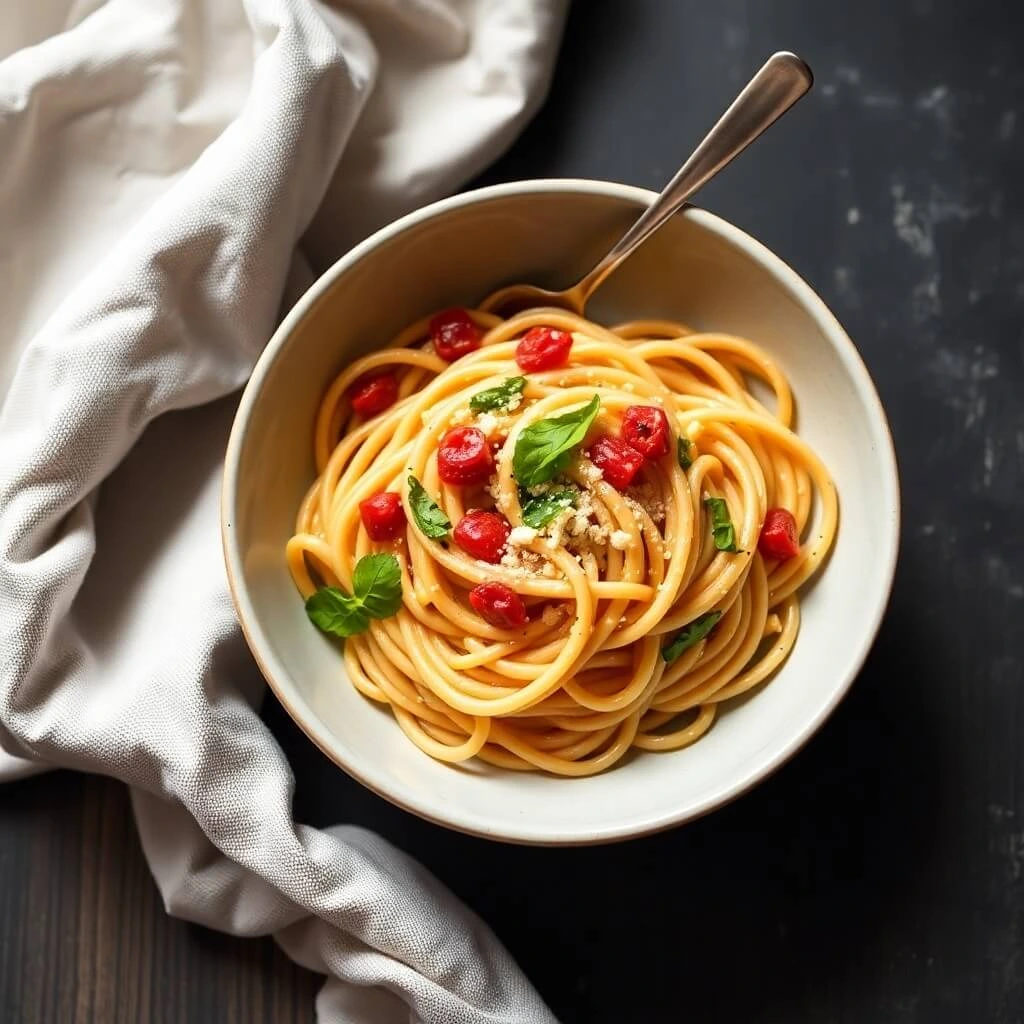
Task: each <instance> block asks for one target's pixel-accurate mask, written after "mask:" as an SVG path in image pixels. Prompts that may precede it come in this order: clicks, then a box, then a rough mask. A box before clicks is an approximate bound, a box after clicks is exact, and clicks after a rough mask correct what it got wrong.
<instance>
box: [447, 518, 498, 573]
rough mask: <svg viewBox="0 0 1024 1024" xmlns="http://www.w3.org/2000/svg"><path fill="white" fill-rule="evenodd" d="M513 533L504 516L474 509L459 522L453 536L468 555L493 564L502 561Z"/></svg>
mask: <svg viewBox="0 0 1024 1024" xmlns="http://www.w3.org/2000/svg"><path fill="white" fill-rule="evenodd" d="M511 532H512V527H511V526H509V523H508V520H507V519H506V518H505V517H504V516H502V515H499V514H498V513H497V512H484V511H482V510H480V509H474V510H473V511H472V512H467V513H466V515H464V516H463V517H462V518H461V519H460V520H459V523H458V525H457V526H456V527H455V529H454V530H453V531H452V536H453V537H454V538H455V543H456V544H458V545H459V547H460V548H462V550H463V551H465V552H466V554H467V555H472V556H473V557H474V558H479V559H480V561H482V562H491V563H492V564H493V563H496V562H500V561H501V556H502V555H503V554H504V553H505V545H506V544H507V543H508V535H509V534H510V533H511Z"/></svg>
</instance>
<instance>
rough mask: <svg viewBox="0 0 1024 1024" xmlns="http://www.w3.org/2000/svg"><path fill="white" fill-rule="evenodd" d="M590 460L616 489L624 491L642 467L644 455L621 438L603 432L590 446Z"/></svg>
mask: <svg viewBox="0 0 1024 1024" xmlns="http://www.w3.org/2000/svg"><path fill="white" fill-rule="evenodd" d="M590 461H591V462H592V463H593V464H594V465H595V466H597V468H598V469H599V470H601V472H602V473H603V474H604V478H605V480H607V481H608V483H610V484H611V485H612V487H614V488H615V489H616V490H618V491H624V490H625V489H626V488H627V487H628V486H629V485H630V484H631V483H632V482H633V481H634V479H636V475H637V473H639V472H640V470H641V469H642V468H643V464H644V457H643V455H641V454H640V452H638V451H637V450H636V449H635V448H632V447H630V445H628V444H626V442H625V441H623V440H622V439H621V438H618V437H611V436H610V435H608V434H605V436H604V437H599V438H598V439H597V440H596V441H595V442H594V443H593V444H592V445H591V446H590Z"/></svg>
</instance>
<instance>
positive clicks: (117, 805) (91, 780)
mask: <svg viewBox="0 0 1024 1024" xmlns="http://www.w3.org/2000/svg"><path fill="white" fill-rule="evenodd" d="M321 980H322V979H319V978H318V977H317V976H316V975H314V974H312V973H310V972H309V971H306V970H303V969H302V968H299V967H296V966H295V965H293V964H292V963H291V961H290V960H288V958H287V957H286V956H285V955H284V954H283V953H282V952H281V951H280V950H279V949H278V948H277V946H275V945H274V943H273V942H272V941H271V940H269V939H259V940H257V939H241V938H234V937H232V936H227V935H221V934H219V933H216V932H212V931H209V930H208V929H206V928H202V927H200V926H198V925H191V924H187V923H185V922H183V921H176V920H172V919H171V918H169V917H168V916H167V915H166V913H165V912H164V909H163V905H162V903H161V901H160V894H159V892H158V891H157V888H156V886H155V884H154V883H153V880H152V878H151V877H150V874H149V870H148V869H147V867H146V863H145V860H144V859H143V856H142V851H141V849H140V847H139V841H138V839H137V837H136V834H135V825H134V822H133V819H132V813H131V807H130V804H129V801H128V794H127V790H126V789H125V788H124V786H123V785H121V784H120V783H118V782H115V781H112V780H110V779H103V778H98V777H95V776H82V775H72V774H70V773H67V772H59V773H55V774H52V775H44V776H40V777H37V778H34V779H28V780H25V781H23V782H18V783H14V784H12V785H10V786H8V787H6V788H4V789H2V790H0V1021H3V1022H4V1024H140V1022H143V1021H145V1022H151V1024H172V1022H173V1024H182V1022H186V1021H189V1022H192V1021H194V1022H200V1021H210V1022H217V1024H293V1022H294V1024H298V1022H308V1021H312V1020H313V1000H314V997H315V995H316V990H317V989H318V988H319V986H320V982H321Z"/></svg>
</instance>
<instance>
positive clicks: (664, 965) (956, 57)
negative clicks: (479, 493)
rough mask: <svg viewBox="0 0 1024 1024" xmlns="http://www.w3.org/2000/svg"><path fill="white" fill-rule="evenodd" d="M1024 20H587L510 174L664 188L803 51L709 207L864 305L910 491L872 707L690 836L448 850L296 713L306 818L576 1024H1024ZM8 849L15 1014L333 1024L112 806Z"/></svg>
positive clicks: (881, 11)
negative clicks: (427, 904)
mask: <svg viewBox="0 0 1024 1024" xmlns="http://www.w3.org/2000/svg"><path fill="white" fill-rule="evenodd" d="M1020 10H1021V5H1020V4H1019V3H1010V2H1005V3H1002V2H995V0H991V2H987V3H985V2H981V3H967V2H963V3H958V2H954V0H914V2H909V0H903V2H901V0H861V2H859V3H856V4H848V3H839V2H835V0H832V2H828V0H826V2H821V0H771V2H768V0H714V2H705V3H700V4H698V3H694V2H672V0H664V2H658V0H645V2H635V0H631V2H626V0H620V2H612V0H589V2H586V3H584V2H578V3H576V4H575V6H574V8H573V10H572V13H571V15H570V19H569V23H568V26H567V29H566V36H565V43H564V47H563V53H562V57H561V60H560V62H559V65H558V68H557V71H556V74H555V80H554V83H553V86H552V90H551V95H550V98H549V100H548V102H547V104H546V106H545V107H544V109H543V110H542V111H541V113H540V114H539V116H538V117H537V118H536V120H535V121H534V123H533V124H532V125H531V126H530V127H529V128H528V129H527V131H526V132H525V134H524V135H523V136H522V138H521V139H520V141H519V142H518V143H517V144H516V145H515V147H514V148H513V149H512V151H511V152H510V153H509V154H508V155H507V156H506V157H505V158H504V159H503V160H501V161H500V162H499V164H498V165H497V166H496V167H495V168H493V170H492V171H491V172H489V173H488V174H487V175H486V178H485V180H486V181H487V182H492V181H501V180H506V179H510V178H521V177H538V176H581V177H594V178H610V179H615V180H620V181H626V182H632V183H636V184H640V185H646V186H650V187H652V188H660V187H661V186H662V185H663V184H664V182H665V181H666V180H667V179H668V178H669V177H670V176H671V174H672V173H673V172H674V170H675V168H676V167H677V165H678V164H679V163H680V161H681V159H682V157H683V156H685V153H686V152H687V151H688V148H689V147H690V145H691V144H692V143H693V142H695V141H696V139H697V138H698V137H699V136H700V135H701V134H702V133H703V132H704V130H705V129H706V128H707V127H708V126H709V124H710V123H711V121H712V120H713V118H714V117H716V116H717V114H718V112H719V111H720V110H721V109H722V108H723V107H724V105H725V104H726V103H727V102H728V100H729V99H730V98H731V96H732V94H733V93H734V92H735V91H736V89H737V88H738V87H739V86H740V85H741V84H742V82H743V81H744V80H745V79H746V78H747V77H748V76H749V75H750V74H751V73H752V72H753V71H754V70H755V68H756V67H757V66H758V65H759V64H760V63H761V61H762V60H763V59H764V58H765V57H766V56H767V55H768V53H770V52H771V51H772V50H774V49H778V48H783V47H785V48H791V49H794V50H796V51H797V52H799V53H800V54H801V55H802V56H804V57H805V58H806V59H807V60H808V62H809V63H810V64H811V66H812V67H813V68H814V69H815V72H816V75H817V85H816V88H815V90H814V91H813V93H812V94H811V96H810V97H809V98H808V99H806V100H804V101H803V102H802V103H801V104H800V106H799V107H798V108H797V109H796V110H795V111H794V112H793V113H792V114H790V115H788V116H787V117H786V118H785V119H784V120H783V121H782V122H781V123H780V124H779V125H778V126H777V127H775V128H773V129H772V131H771V132H770V133H769V135H768V136H766V138H765V139H763V140H762V141H760V142H759V143H758V144H757V146H756V148H755V150H753V151H752V152H751V153H748V154H747V155H745V156H744V157H742V158H741V159H740V160H739V162H738V163H737V164H736V165H735V166H734V167H733V168H730V169H729V170H727V171H726V172H724V173H723V174H722V175H721V177H720V179H718V180H717V181H716V182H714V183H713V184H712V185H710V186H709V187H708V188H707V189H706V190H705V191H704V192H703V193H702V194H701V196H700V200H699V201H700V203H701V205H704V206H707V207H709V208H710V209H712V210H714V211H716V212H717V213H720V214H722V215H723V216H725V217H726V218H727V219H729V220H731V221H733V222H734V223H736V224H738V225H740V226H741V227H743V228H745V229H746V230H747V231H749V232H751V233H752V234H754V235H755V236H757V237H758V238H760V239H762V240H763V241H764V242H766V243H767V244H768V245H769V246H770V247H771V248H773V249H774V250H775V251H776V252H778V253H779V254H781V255H782V257H783V258H784V259H786V260H787V261H788V262H789V263H790V264H791V265H793V266H794V267H795V268H796V269H797V270H798V271H799V272H800V273H801V274H803V276H804V277H806V278H807V280H808V281H809V282H810V283H811V285H812V286H813V287H814V288H815V289H816V290H817V291H818V292H819V293H820V294H821V295H822V296H824V298H825V299H826V301H827V302H828V303H829V305H830V306H831V307H832V308H833V310H834V311H835V312H836V313H837V314H838V316H839V318H840V319H841V320H842V321H843V323H844V325H845V326H846V327H847V329H848V331H849V332H850V334H851V335H852V337H853V338H854V340H855V341H856V342H857V344H858V346H859V347H860V350H861V352H862V353H863V355H864V358H865V360H866V362H867V364H868V367H869V368H870V370H871V372H872V375H873V376H874V378H875V381H876V382H877V385H878V388H879V391H880V392H881V396H882V399H883V402H884V403H885V406H886V408H887V410H888V412H889V417H890V420H891V424H892V428H893V433H894V435H895V439H896V447H897V452H898V456H899V460H900V468H901V475H902V484H903V495H904V525H903V539H902V551H901V560H900V567H899V571H898V574H897V580H896V588H895V592H894V594H893V599H892V604H891V607H890V610H889V613H888V615H887V617H886V620H885V624H884V625H883V627H882V631H881V634H880V636H879V638H878V642H877V644H876V645H875V649H874V652H873V654H872V655H871V657H870V659H869V661H868V663H867V666H866V667H865V669H864V671H863V672H862V674H861V676H860V678H859V680H858V682H857V684H856V685H855V687H854V689H853V691H852V693H851V694H850V696H849V697H848V699H847V700H846V701H845V702H844V704H843V705H842V706H841V707H840V708H839V710H838V711H837V712H836V714H835V715H834V716H833V718H832V719H831V721H830V722H829V723H828V724H827V725H826V726H825V727H824V728H823V729H822V731H821V732H820V734H819V735H818V736H817V737H816V738H815V739H814V740H813V741H812V742H811V743H810V744H809V746H808V747H807V748H806V749H805V750H804V751H803V752H802V753H801V754H799V756H797V757H796V758H795V759H794V760H793V761H792V762H791V763H790V764H789V765H787V766H786V767H785V768H783V769H782V770H781V771H780V772H779V773H778V774H777V775H776V776H775V777H773V778H771V779H770V780H768V781H767V782H765V783H764V784H763V785H762V786H760V787H759V788H758V789H757V790H755V791H754V792H753V793H751V794H749V795H747V796H745V797H743V798H742V799H740V800H739V801H738V802H737V803H735V804H733V805H732V806H730V807H728V808H725V809H724V810H721V811H719V812H717V813H715V814H713V815H711V816H710V817H709V818H706V819H704V820H702V821H699V822H697V823H694V824H691V825H689V826H686V827H685V828H681V829H677V830H675V831H673V832H670V833H667V834H665V835H661V836H657V837H654V838H650V839H644V840H639V841H635V842H632V843H627V844H623V845H618V846H612V847H605V848H596V849H584V850H540V849H520V848H513V847H504V846H500V845H497V844H491V843H487V842H484V841H481V840H476V839H470V838H466V837H463V836H459V835H455V834H452V833H449V832H446V831H444V830H442V829H439V828H436V827H434V826H431V825H428V824H425V823H423V822H420V821H418V820H416V819H414V818H412V817H410V816H408V815H406V814H405V813H403V812H401V811H398V810H396V809H394V808H392V807H390V806H389V805H387V804H385V803H383V802H381V801H380V800H378V799H377V798H376V797H374V796H372V795H370V794H369V793H368V792H366V791H364V790H362V789H361V788H360V787H358V786H357V785H356V784H355V783H353V782H351V781H350V780H349V779H348V778H347V777H346V776H344V775H343V774H342V773H341V772H339V771H338V770H336V769H335V768H333V767H332V766H331V765H330V764H329V763H328V762H327V761H326V760H325V759H324V758H323V757H322V756H321V755H320V754H319V753H318V752H317V751H316V750H315V749H314V748H313V747H312V745H311V744H309V743H308V742H306V741H305V739H304V738H303V737H302V736H301V735H300V734H299V733H298V732H297V730H296V729H295V728H294V727H293V726H292V725H291V723H290V722H289V721H288V720H287V718H286V717H285V715H284V713H283V712H282V711H281V710H280V708H278V707H277V705H276V704H275V703H274V702H273V700H272V698H268V706H267V709H266V715H267V717H268V719H269V720H270V721H271V723H272V724H273V727H274V729H275V731H276V732H277V734H278V735H279V737H280V739H281V742H282V744H283V745H284V747H285V748H286V750H287V751H288V752H289V754H290V755H291V758H292V762H293V764H294V766H295V770H296V773H297V776H298V785H297V791H296V792H297V796H296V813H297V815H298V817H299V819H300V820H303V821H306V822H310V823H313V824H318V825H326V824H329V823H333V822H336V821H339V820H345V821H353V822H358V823H361V824H364V825H368V826H370V827H372V828H375V829H377V830H379V831H380V832H382V833H383V834H384V835H386V836H387V837H389V838H390V839H392V840H393V841H395V842H396V843H398V844H399V845H400V846H402V847H403V848H405V849H407V850H408V851H410V852H411V853H413V854H414V855H416V856H417V857H419V858H421V859H422V860H423V861H424V862H425V863H426V864H427V865H428V866H429V867H430V868H431V869H432V870H433V871H435V872H436V873H437V874H438V875H439V876H440V877H441V878H442V879H443V880H444V881H445V882H447V883H448V885H450V886H451V887H452V889H454V890H455V891H456V892H457V893H458V894H459V895H460V896H461V897H462V898H463V899H465V900H466V901H467V902H468V903H469V904H470V905H471V906H472V907H474V908H475V909H476V910H477V911H479V912H480V913H481V914H482V915H483V916H484V917H485V918H486V919H487V920H488V922H489V923H490V924H491V925H492V926H493V927H494V929H495V930H496V931H497V933H498V934H499V935H500V936H501V937H502V938H503V939H504V941H505V942H506V943H507V944H508V946H509V947H510V948H511V950H512V952H513V953H514V954H515V955H516V957H517V958H518V959H519V961H520V962H521V964H522V965H523V967H524V968H525V970H526V971H527V973H528V974H529V976H530V977H531V978H532V980H533V981H534V982H535V983H536V985H537V986H538V988H539V989H540V991H541V992H542V993H543V994H544V995H545V997H546V998H547V999H548V1001H549V1002H550V1003H551V1005H552V1007H553V1008H554V1009H555V1011H556V1012H557V1013H558V1014H559V1015H560V1017H561V1018H563V1019H564V1020H565V1021H566V1022H575V1021H583V1022H608V1024H611V1022H624V1021H644V1022H648V1021H649V1022H655V1024H657V1022H662V1021H665V1022H668V1021H677V1020H681V1019H686V1020H688V1021H691V1022H694V1024H700V1022H709V1021H745V1022H758V1024H760V1022H776V1021H778V1022H787V1024H790V1022H806V1024H811V1022H813V1024H829V1022H837V1024H838V1022H862V1021H870V1022H875V1024H902V1022H912V1021H913V1022H917V1021H922V1022H929V1024H931V1022H938V1024H945V1022H950V1024H961V1022H968V1021H970V1022H973V1021H991V1022H996V1024H1013V1022H1019V1021H1024V934H1022V930H1024V877H1022V875H1024V743H1022V740H1024V697H1022V692H1024V691H1022V686H1024V680H1022V674H1024V673H1022V669H1024V659H1022V649H1024V640H1022V638H1021V635H1020V633H1019V630H1020V629H1021V626H1022V625H1024V556H1022V553H1021V549H1022V543H1024V400H1022V394H1024V389H1022V386H1024V330H1022V313H1024V188H1022V185H1024V145H1022V141H1021V140H1022V139H1024V56H1022V52H1021V50H1022V43H1024V17H1022V16H1021V14H1020V13H1017V12H1019V11H1020ZM868 557H870V555H868ZM0 837H2V838H0V1019H3V1020H4V1021H39V1022H46V1024H50V1022H52V1021H60V1022H64V1021H76V1022H80V1021H92V1020H95V1021H102V1022H105V1021H114V1020H116V1021H125V1022H129V1021H130V1022H135V1021H140V1020H153V1021H188V1022H200V1024H203V1022H211V1024H213V1022H217V1024H220V1022H227V1021H245V1022H249V1021H268V1022H269V1021H274V1022H278V1021H292V1020H295V1021H299V1020H311V1019H312V999H313V994H314V992H315V989H316V987H317V984H318V982H317V979H316V978H315V977H314V976H312V975H309V974H307V973H306V972H304V971H300V970H298V969H296V968H294V967H292V966H291V965H290V964H289V963H288V962H287V961H286V960H285V959H284V957H283V956H282V955H281V954H280V953H278V952H277V951H276V950H275V948H274V947H273V946H272V944H271V943H270V942H269V941H264V942H262V943H261V942H256V941H243V940H235V939H230V938H227V937H224V936H220V935H215V934H213V933H211V932H207V931H205V930H202V929H200V928H196V927H192V926H189V925H185V924H183V923H181V922H177V921H171V920H169V919H167V918H165V917H164V915H163V912H162V909H161V907H160V905H159V900H158V897H157V894H156V890H155V888H154V886H153V885H152V883H151V882H150V880H149V878H148V876H147V873H146V869H145V867H144V864H143V863H142V860H141V855H140V852H139V850H138V846H137V842H136V840H135V838H134V833H133V828H132V824H131V820H130V812H129V808H128V803H127V799H126V797H125V795H124V793H123V791H122V790H121V789H120V787H118V786H116V785H115V784H113V783H110V782H106V781H100V780H97V779H85V778H82V777H79V776H72V775H68V774H63V773H62V774H60V775H56V776H50V777H43V778H40V779H35V780H31V781H28V782H24V783H21V784H18V785H16V786H12V787H8V788H6V789H5V790H3V791H2V792H0Z"/></svg>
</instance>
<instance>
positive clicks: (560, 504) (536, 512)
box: [523, 491, 577, 530]
mask: <svg viewBox="0 0 1024 1024" xmlns="http://www.w3.org/2000/svg"><path fill="white" fill-rule="evenodd" d="M576 493H577V492H576V491H552V492H551V493H550V494H540V495H538V496H537V497H536V498H530V499H529V501H527V502H526V504H525V505H523V525H524V526H531V527H533V529H535V530H540V529H542V528H543V527H545V526H547V525H548V523H550V522H551V520H552V519H555V518H556V517H557V516H558V514H559V513H560V512H561V511H562V510H563V509H567V508H571V507H572V506H573V505H575V504H576Z"/></svg>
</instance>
